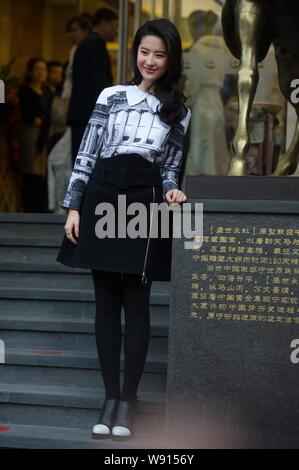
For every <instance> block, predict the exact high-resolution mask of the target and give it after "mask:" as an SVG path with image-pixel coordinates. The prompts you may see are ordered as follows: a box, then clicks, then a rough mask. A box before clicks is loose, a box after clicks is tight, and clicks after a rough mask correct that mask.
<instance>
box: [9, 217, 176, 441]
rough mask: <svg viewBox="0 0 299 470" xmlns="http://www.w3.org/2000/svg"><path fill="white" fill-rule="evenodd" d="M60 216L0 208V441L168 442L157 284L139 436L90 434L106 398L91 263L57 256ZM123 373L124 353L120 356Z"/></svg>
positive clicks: (163, 297) (162, 289)
mask: <svg viewBox="0 0 299 470" xmlns="http://www.w3.org/2000/svg"><path fill="white" fill-rule="evenodd" d="M64 223H65V216H64V215H51V214H49V215H48V214H0V340H3V341H4V344H5V363H4V364H1V365H0V447H2V448H3V447H19V448H20V447H22V448H92V447H97V448H100V447H103V448H150V447H153V448H154V447H159V446H160V445H162V444H161V443H162V442H163V439H164V425H165V408H166V369H167V349H168V313H169V283H165V282H161V283H159V282H154V283H153V286H152V292H151V338H150V346H149V352H148V356H147V362H146V367H145V371H144V374H143V377H142V380H141V383H140V387H139V393H138V398H139V400H138V407H137V410H138V413H137V419H136V436H137V437H135V438H134V439H132V440H131V441H129V442H127V443H116V442H114V441H112V440H110V439H107V440H105V441H94V440H92V439H91V438H90V433H91V429H92V426H93V425H94V424H95V423H96V422H97V419H98V417H99V414H100V409H101V406H102V404H103V401H104V387H103V383H102V377H101V372H100V369H99V364H98V359H97V353H96V343H95V336H94V315H95V303H94V292H93V285H92V278H91V273H90V271H89V270H83V269H70V268H67V267H65V266H63V265H62V264H60V263H58V262H57V261H56V256H57V252H58V248H59V245H60V243H61V241H62V237H63V226H64ZM121 367H122V370H123V356H122V366H121Z"/></svg>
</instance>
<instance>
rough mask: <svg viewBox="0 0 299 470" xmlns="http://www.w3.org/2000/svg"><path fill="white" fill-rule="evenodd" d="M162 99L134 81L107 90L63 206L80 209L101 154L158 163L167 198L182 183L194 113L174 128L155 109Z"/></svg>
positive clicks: (84, 141) (87, 132) (97, 107)
mask: <svg viewBox="0 0 299 470" xmlns="http://www.w3.org/2000/svg"><path fill="white" fill-rule="evenodd" d="M159 106H160V101H159V100H158V99H157V98H156V97H155V96H154V95H153V94H151V93H147V92H143V91H142V90H140V89H139V88H138V87H137V86H136V85H116V86H112V87H108V88H105V89H104V90H103V91H102V92H101V94H100V96H99V98H98V100H97V103H96V105H95V108H94V110H93V112H92V115H91V117H90V120H89V122H88V125H87V127H86V129H85V132H84V136H83V139H82V142H81V145H80V149H79V152H78V156H77V159H76V161H75V165H74V168H73V172H72V175H71V178H70V182H69V186H68V190H67V193H66V196H65V199H64V201H63V203H62V205H61V207H63V208H64V209H67V208H71V209H77V210H79V209H80V206H81V201H82V197H83V194H84V191H85V189H86V185H87V183H88V180H89V177H90V175H91V173H92V170H93V168H94V166H95V163H96V160H97V158H110V157H112V156H116V155H118V154H128V153H138V154H140V155H141V156H142V157H144V158H145V159H146V160H147V161H149V162H151V163H152V162H155V164H156V165H158V166H159V167H160V172H161V179H162V185H163V196H164V200H165V201H166V199H165V195H166V193H167V192H168V191H169V190H171V189H175V188H177V187H178V172H179V169H180V166H181V162H182V152H183V140H184V135H185V133H186V131H187V128H188V124H189V121H190V117H191V112H190V110H189V109H188V108H187V114H186V116H185V117H184V118H183V119H182V120H181V122H180V123H179V124H178V125H176V126H173V127H171V126H169V125H168V124H166V123H164V122H162V121H161V120H160V118H159V116H158V115H157V114H155V113H156V110H157V109H158V107H159Z"/></svg>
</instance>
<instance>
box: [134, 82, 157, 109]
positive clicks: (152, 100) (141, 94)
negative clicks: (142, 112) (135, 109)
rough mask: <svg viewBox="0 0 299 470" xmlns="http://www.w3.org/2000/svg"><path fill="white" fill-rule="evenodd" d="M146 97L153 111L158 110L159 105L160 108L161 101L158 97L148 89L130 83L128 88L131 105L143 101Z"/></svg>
mask: <svg viewBox="0 0 299 470" xmlns="http://www.w3.org/2000/svg"><path fill="white" fill-rule="evenodd" d="M144 98H146V101H147V103H148V105H149V107H150V108H151V109H152V111H154V112H155V111H157V106H158V109H160V106H161V103H160V101H159V100H158V98H156V97H155V96H154V95H153V94H152V93H149V92H147V91H143V90H141V89H140V88H139V87H138V86H137V85H129V86H128V88H127V99H128V103H129V106H132V105H134V104H137V103H141V101H143V100H144Z"/></svg>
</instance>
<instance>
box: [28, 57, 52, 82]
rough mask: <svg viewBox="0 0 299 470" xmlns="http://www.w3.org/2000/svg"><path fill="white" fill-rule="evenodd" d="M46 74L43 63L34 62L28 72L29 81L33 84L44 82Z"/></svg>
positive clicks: (45, 67)
mask: <svg viewBox="0 0 299 470" xmlns="http://www.w3.org/2000/svg"><path fill="white" fill-rule="evenodd" d="M47 74H48V70H47V65H46V64H45V63H44V62H36V64H34V66H33V69H32V70H31V72H30V76H31V79H32V81H33V82H35V83H43V82H45V81H46V79H47Z"/></svg>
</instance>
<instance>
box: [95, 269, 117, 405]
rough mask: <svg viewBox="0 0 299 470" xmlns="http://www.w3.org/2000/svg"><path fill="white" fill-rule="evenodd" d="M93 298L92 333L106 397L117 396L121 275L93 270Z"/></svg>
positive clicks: (115, 397)
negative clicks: (93, 330)
mask: <svg viewBox="0 0 299 470" xmlns="http://www.w3.org/2000/svg"><path fill="white" fill-rule="evenodd" d="M92 277H93V282H94V289H95V299H96V319H95V334H96V343H97V349H98V355H99V362H100V366H101V370H102V375H103V380H104V385H105V390H106V398H108V399H110V398H114V399H118V398H119V396H120V377H119V376H120V351H121V307H122V291H121V275H120V273H113V272H107V271H98V270H92Z"/></svg>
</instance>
